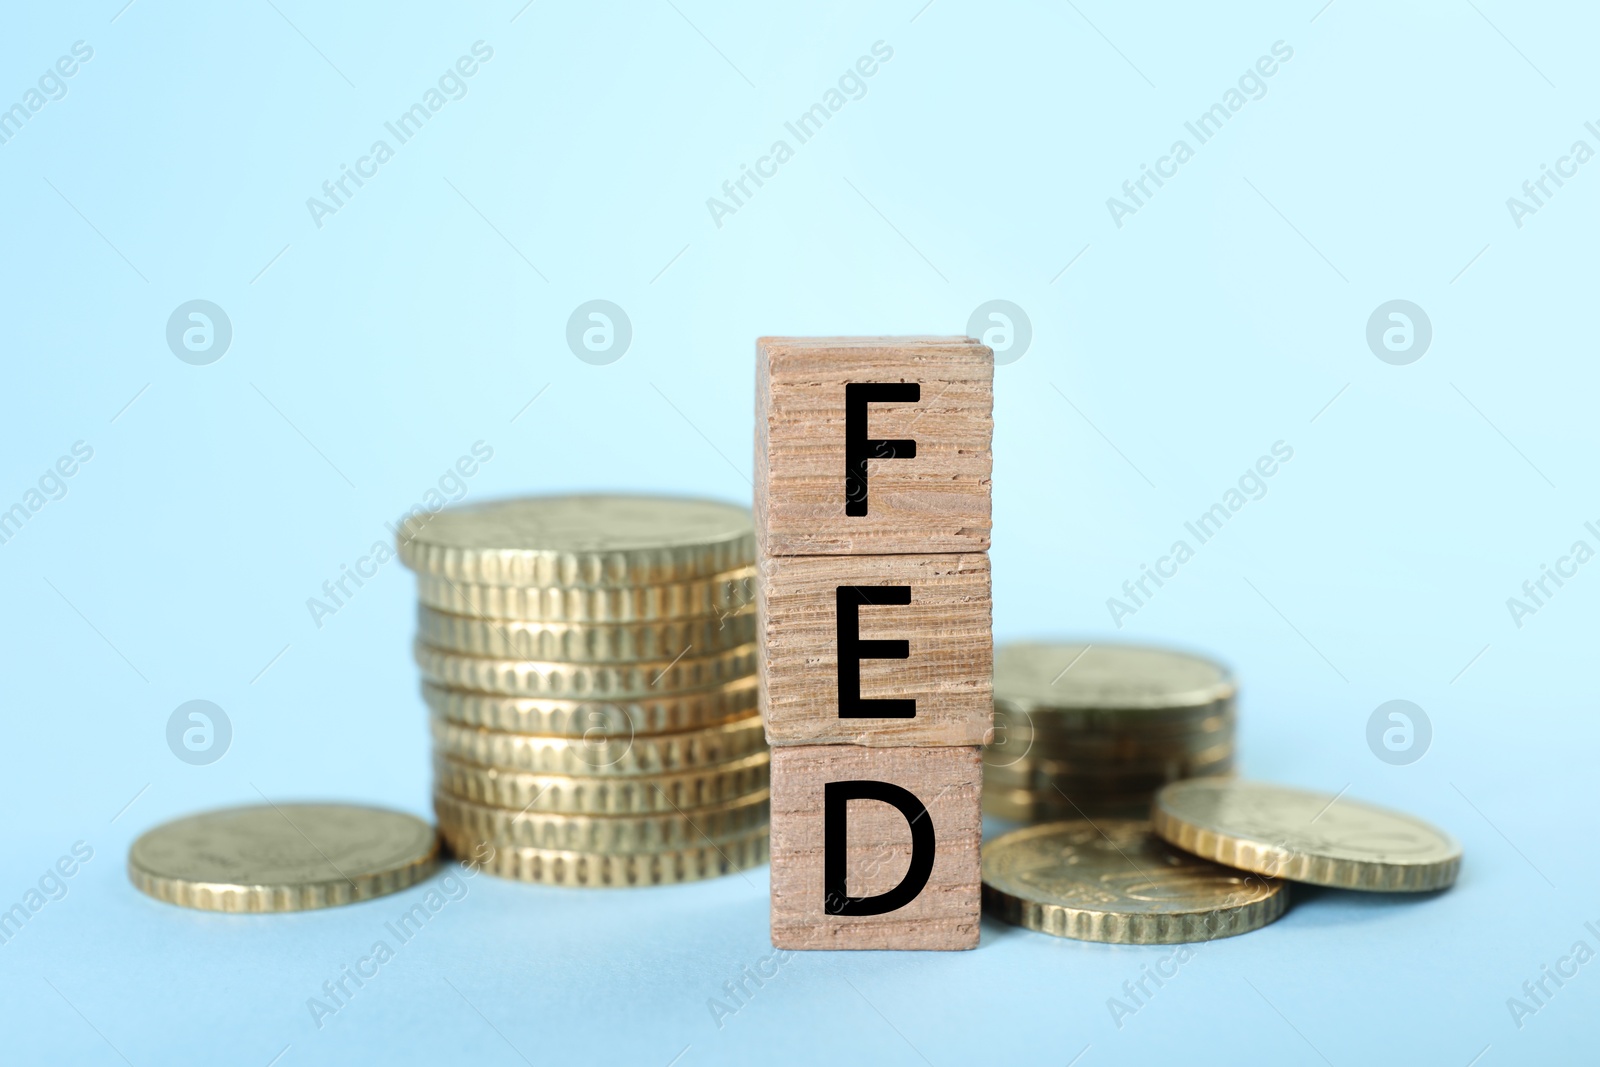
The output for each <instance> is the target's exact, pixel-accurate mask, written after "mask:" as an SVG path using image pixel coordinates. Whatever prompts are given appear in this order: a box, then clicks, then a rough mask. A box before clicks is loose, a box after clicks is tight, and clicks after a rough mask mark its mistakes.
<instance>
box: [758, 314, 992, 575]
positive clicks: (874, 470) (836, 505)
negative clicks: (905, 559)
mask: <svg viewBox="0 0 1600 1067" xmlns="http://www.w3.org/2000/svg"><path fill="white" fill-rule="evenodd" d="M869 382H870V383H896V382H898V383H916V384H917V386H918V388H919V390H920V397H919V399H918V400H917V401H916V402H873V403H870V404H868V405H867V407H866V411H867V418H866V437H868V438H870V439H872V440H874V441H879V442H889V441H895V440H912V441H915V442H916V455H915V457H914V458H872V459H869V460H868V461H867V463H866V470H867V489H866V501H867V513H866V514H865V515H860V516H849V515H847V514H846V513H845V511H846V478H845V472H846V433H845V429H846V403H845V387H846V386H847V385H849V384H851V383H869ZM993 431H994V354H993V353H992V352H991V351H990V350H989V349H988V348H987V347H985V346H984V345H982V344H980V343H979V342H977V341H974V340H972V339H971V338H967V337H821V338H782V337H763V338H761V339H760V340H758V341H757V342H756V457H755V470H756V487H755V489H756V491H755V514H756V529H757V532H758V533H757V536H758V539H759V544H760V548H761V551H762V552H763V553H764V554H766V555H784V556H792V555H860V554H869V553H897V552H903V553H926V552H981V551H984V550H986V549H987V548H988V547H989V527H990V505H989V499H990V473H991V469H992V455H991V451H990V448H991V440H992V437H993ZM895 451H897V450H896V449H894V448H880V449H875V450H874V452H875V454H887V453H893V452H895ZM898 451H901V452H904V451H906V450H904V449H900V450H898Z"/></svg>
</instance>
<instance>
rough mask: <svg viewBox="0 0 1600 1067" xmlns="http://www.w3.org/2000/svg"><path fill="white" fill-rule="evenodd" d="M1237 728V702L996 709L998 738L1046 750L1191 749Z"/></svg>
mask: <svg viewBox="0 0 1600 1067" xmlns="http://www.w3.org/2000/svg"><path fill="white" fill-rule="evenodd" d="M1236 725H1237V716H1236V715H1235V712H1234V709H1233V702H1232V701H1223V702H1222V703H1219V704H1205V705H1202V706H1201V707H1198V708H1178V709H1176V710H1155V709H1148V708H1146V709H1137V710H1131V711H1130V710H1126V709H1123V710H1117V709H1112V710H1073V709H1060V708H1039V707H1035V708H1021V707H1017V706H1015V705H1013V704H1009V703H1007V702H1006V701H1003V700H1002V701H998V702H997V703H996V704H995V736H996V738H997V739H999V740H1001V741H1010V740H1011V739H1013V737H1016V738H1023V739H1026V740H1029V741H1031V742H1032V743H1033V744H1034V745H1037V746H1042V747H1051V746H1063V747H1078V748H1092V747H1096V746H1122V745H1127V744H1130V743H1131V744H1139V745H1145V746H1149V747H1156V746H1162V745H1166V746H1173V745H1187V744H1189V743H1190V742H1191V741H1193V740H1195V739H1201V740H1203V739H1204V738H1207V737H1213V736H1216V735H1219V734H1220V735H1231V734H1232V733H1233V730H1234V727H1235V726H1236Z"/></svg>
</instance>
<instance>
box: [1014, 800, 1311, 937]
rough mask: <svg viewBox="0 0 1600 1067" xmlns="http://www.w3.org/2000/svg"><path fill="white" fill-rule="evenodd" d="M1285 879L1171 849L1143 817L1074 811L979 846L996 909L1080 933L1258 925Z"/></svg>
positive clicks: (1205, 932) (1034, 924) (1145, 933)
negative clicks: (1071, 816) (1080, 815)
mask: <svg viewBox="0 0 1600 1067" xmlns="http://www.w3.org/2000/svg"><path fill="white" fill-rule="evenodd" d="M1288 900H1289V898H1288V893H1287V891H1286V887H1285V886H1284V884H1283V882H1281V881H1279V880H1277V879H1275V878H1263V877H1260V876H1259V875H1254V874H1248V873H1246V872H1244V871H1238V870H1231V869H1229V868H1227V867H1222V866H1219V865H1218V864H1215V863H1211V862H1209V861H1206V860H1202V859H1199V858H1197V857H1195V856H1191V855H1188V854H1186V853H1183V852H1179V851H1178V850H1177V849H1174V848H1171V847H1169V846H1168V845H1167V844H1166V843H1165V842H1163V841H1162V840H1161V839H1160V838H1158V837H1156V835H1155V834H1154V833H1153V832H1151V829H1150V824H1149V823H1148V822H1146V821H1144V820H1143V819H1099V820H1095V821H1093V822H1091V821H1089V820H1086V819H1075V820H1070V821H1067V822H1057V823H1046V824H1044V825H1042V826H1030V827H1027V828H1026V829H1022V830H1015V831H1013V832H1011V833H1009V834H1005V835H1004V836H1002V837H999V838H996V839H995V840H993V841H991V842H989V843H988V844H986V845H984V846H983V906H984V910H985V911H986V912H988V913H989V914H990V915H993V916H994V917H995V918H998V919H1001V920H1003V921H1005V922H1009V923H1012V924H1014V925H1017V926H1025V927H1027V928H1028V929H1030V930H1039V931H1041V932H1043V933H1047V934H1054V935H1055V936H1057V937H1070V938H1075V939H1077V940H1079V941H1104V942H1109V943H1112V944H1119V945H1169V944H1179V943H1182V942H1190V941H1211V940H1214V939H1216V938H1219V937H1232V936H1233V935H1235V934H1242V933H1246V932H1248V931H1251V930H1256V929H1259V928H1261V927H1263V926H1265V925H1267V924H1268V923H1270V922H1272V921H1273V920H1274V919H1276V918H1277V917H1278V916H1280V915H1282V914H1283V912H1284V910H1285V909H1286V908H1287V907H1288Z"/></svg>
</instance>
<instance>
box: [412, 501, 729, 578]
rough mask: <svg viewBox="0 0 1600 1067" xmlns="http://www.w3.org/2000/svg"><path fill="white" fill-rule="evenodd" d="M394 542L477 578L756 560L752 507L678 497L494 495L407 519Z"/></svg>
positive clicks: (628, 573) (718, 567)
mask: <svg viewBox="0 0 1600 1067" xmlns="http://www.w3.org/2000/svg"><path fill="white" fill-rule="evenodd" d="M398 541H399V550H400V558H401V559H402V560H403V561H404V562H405V564H406V566H408V567H410V568H411V569H412V570H414V571H416V572H418V573H419V574H429V575H433V576H434V577H438V578H448V579H450V580H451V581H456V582H472V583H474V584H479V585H516V586H551V585H597V586H631V585H646V584H650V583H655V582H681V581H684V580H685V579H689V578H702V577H705V576H706V575H710V574H716V573H718V572H719V571H727V570H732V569H734V568H735V567H743V566H747V565H748V564H750V563H751V562H752V561H753V560H754V559H755V527H754V525H753V524H752V522H751V518H750V510H749V509H748V508H744V507H740V506H738V505H736V504H724V503H722V502H720V501H715V500H692V499H688V498H682V497H650V496H604V495H592V496H546V497H521V498H516V499H510V500H493V501H489V502H487V503H484V504H469V505H466V506H464V507H455V508H446V509H445V510H443V511H440V512H437V513H435V514H433V515H420V516H416V517H414V518H412V519H408V520H407V521H406V522H405V523H403V524H402V526H401V528H400V532H399V537H398Z"/></svg>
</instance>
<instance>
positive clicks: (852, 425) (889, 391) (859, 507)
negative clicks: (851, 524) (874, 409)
mask: <svg viewBox="0 0 1600 1067" xmlns="http://www.w3.org/2000/svg"><path fill="white" fill-rule="evenodd" d="M921 399H922V386H920V385H918V384H917V383H916V382H848V383H846V385H845V387H844V513H845V514H846V515H850V516H853V517H856V516H861V515H865V514H866V513H867V460H869V459H916V458H917V442H916V441H914V440H912V439H911V438H909V437H901V438H891V439H889V440H884V441H874V440H873V439H872V438H870V437H868V436H867V405H868V404H915V403H917V402H918V401H920V400H921Z"/></svg>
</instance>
